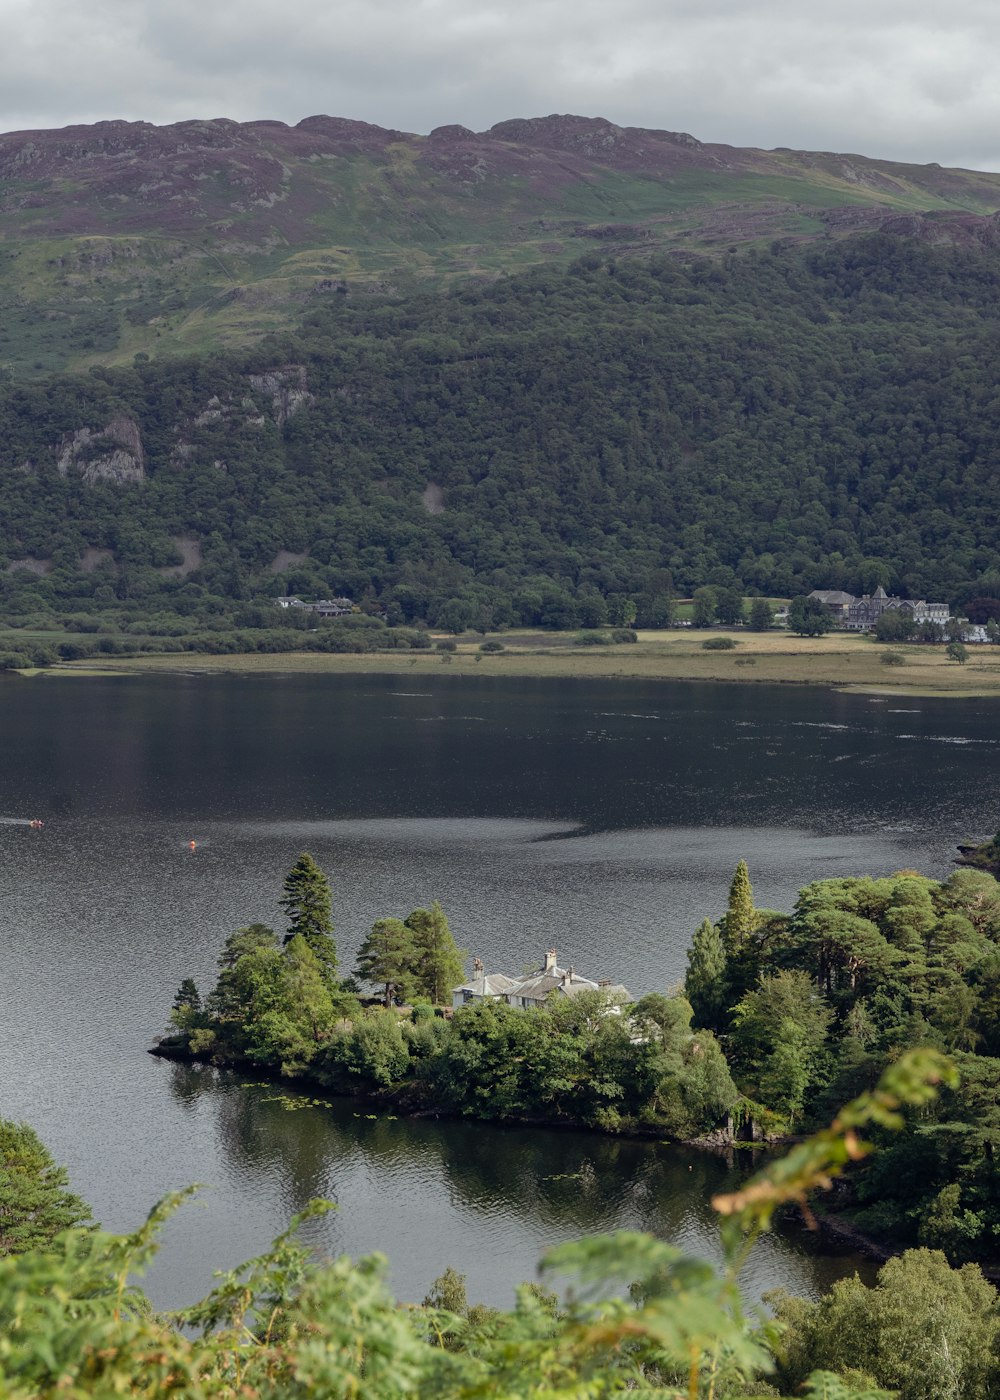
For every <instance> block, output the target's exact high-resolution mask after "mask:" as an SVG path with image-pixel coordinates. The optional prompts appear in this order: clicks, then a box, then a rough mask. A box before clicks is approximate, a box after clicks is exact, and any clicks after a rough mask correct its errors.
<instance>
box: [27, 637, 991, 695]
mask: <svg viewBox="0 0 1000 1400" xmlns="http://www.w3.org/2000/svg"><path fill="white" fill-rule="evenodd" d="M9 635H11V638H12V640H13V634H9ZM603 635H604V637H605V638H606V641H605V642H602V643H600V644H597V645H594V644H587V645H583V646H578V645H577V644H576V643H577V634H576V633H552V632H546V631H541V630H537V629H535V630H524V629H522V630H516V631H512V632H503V633H488V634H485V636H484V635H483V634H480V633H474V634H468V633H466V634H459V636H458V637H457V638H456V637H450V636H449V635H447V634H441V633H431V634H430V635H429V636H427V637H426V641H427V645H422V646H419V647H418V648H415V649H414V648H411V647H409V646H406V647H399V648H397V649H394V650H392V651H389V652H380V651H369V652H337V653H332V652H325V651H323V652H320V651H316V652H303V651H290V652H256V651H255V652H252V653H246V652H243V653H240V652H231V653H226V654H223V655H218V654H210V653H207V652H196V653H190V652H172V653H168V654H163V653H160V652H158V651H150V652H148V653H143V654H142V655H139V656H124V655H111V654H108V653H106V652H101V651H99V650H98V651H96V652H95V654H94V655H92V656H89V657H86V658H85V659H83V660H75V661H67V662H63V663H61V664H57V665H55V666H54V667H52V668H50V669H49V670H48V671H47V672H40V674H52V675H54V674H69V675H72V674H82V675H90V674H93V673H95V672H114V673H116V674H134V673H148V674H164V673H169V672H177V671H183V672H184V673H185V674H190V673H192V672H204V673H206V674H218V673H226V672H232V673H234V674H240V675H257V674H261V675H266V674H271V673H274V672H282V671H287V672H311V673H322V674H331V675H337V674H351V673H357V672H372V673H379V672H382V673H397V674H409V673H417V674H420V675H424V676H435V675H441V676H444V675H448V676H456V675H467V676H476V677H480V676H523V677H532V676H534V677H539V678H545V677H548V678H557V677H563V676H565V677H576V678H580V679H595V680H596V679H621V680H628V679H636V680H690V681H698V680H701V681H726V682H733V683H739V684H744V683H753V682H755V683H765V684H805V685H823V686H832V687H836V688H837V689H844V690H859V691H871V692H879V691H884V692H886V693H889V694H906V695H926V696H937V697H942V698H943V697H947V696H955V697H960V696H991V695H998V696H1000V649H998V648H996V647H991V646H978V647H969V648H968V651H969V653H970V655H969V657H968V659H967V663H966V664H965V665H961V664H957V663H955V662H954V661H952V660H951V659H950V658H949V657H948V655H947V652H946V649H945V648H944V647H943V646H941V647H935V646H920V645H916V644H905V643H904V644H895V645H894V647H893V650H894V652H895V653H897V654H898V655H899V656H901V657H902V662H901V663H900V664H894V665H887V664H886V662H885V661H884V659H883V657H884V652H885V648H884V647H883V646H882V645H881V644H879V643H877V642H875V641H872V640H870V639H869V638H867V637H865V636H862V635H859V634H854V633H847V632H833V633H827V634H826V635H825V636H822V637H797V636H795V635H793V634H792V633H789V632H786V631H783V630H781V631H778V630H775V631H769V632H751V631H749V630H746V629H739V630H738V631H733V632H731V633H729V634H720V633H719V632H718V631H706V630H699V629H696V628H682V629H677V630H673V631H652V630H648V629H641V628H640V629H638V630H637V631H636V632H635V633H634V634H633V635H634V637H635V641H634V643H632V644H630V645H626V644H624V643H622V642H615V641H613V640H612V632H611V630H610V629H609V630H607V631H606V632H605V633H604V634H603ZM720 635H729V636H731V637H732V639H733V641H734V642H735V645H734V647H733V648H732V649H731V650H724V651H715V650H706V649H705V646H704V643H705V642H706V641H709V640H712V639H714V638H717V637H719V636H720ZM484 642H493V643H497V644H498V649H496V650H487V651H484V650H483V646H484ZM3 645H4V639H3V638H2V636H0V647H2V646H3ZM443 648H446V649H443ZM28 659H29V658H25V660H28ZM24 669H25V670H27V671H28V672H29V673H31V671H32V668H31V667H30V666H26V667H25V668H24Z"/></svg>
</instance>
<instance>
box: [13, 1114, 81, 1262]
mask: <svg viewBox="0 0 1000 1400" xmlns="http://www.w3.org/2000/svg"><path fill="white" fill-rule="evenodd" d="M68 1181H69V1177H68V1175H67V1172H66V1168H65V1167H57V1166H56V1164H55V1162H54V1161H53V1159H52V1157H51V1155H50V1153H49V1151H48V1149H47V1148H46V1147H45V1145H44V1143H43V1142H42V1140H41V1139H40V1138H39V1136H38V1134H37V1133H36V1132H35V1131H34V1130H33V1129H32V1128H29V1127H28V1125H27V1124H26V1123H11V1122H8V1121H6V1120H5V1119H2V1118H0V1259H2V1258H3V1257H4V1256H5V1255H9V1254H23V1253H24V1252H25V1251H26V1250H29V1249H44V1248H46V1247H47V1246H48V1245H49V1244H51V1242H52V1240H53V1239H54V1238H55V1237H56V1235H58V1234H59V1232H60V1231H61V1230H73V1229H79V1228H81V1227H90V1226H91V1225H92V1224H93V1220H92V1218H91V1214H90V1207H89V1206H88V1205H87V1204H86V1202H85V1201H83V1200H81V1199H80V1197H79V1196H75V1195H74V1194H73V1193H72V1192H71V1191H67V1190H66V1186H67V1184H68Z"/></svg>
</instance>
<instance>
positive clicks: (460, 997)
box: [451, 948, 632, 1012]
mask: <svg viewBox="0 0 1000 1400" xmlns="http://www.w3.org/2000/svg"><path fill="white" fill-rule="evenodd" d="M556 957H557V954H556V950H555V948H550V949H549V950H548V952H547V953H546V954H545V959H544V961H543V963H542V966H541V967H540V968H538V969H537V971H535V972H529V973H526V974H525V975H524V976H523V977H508V976H507V974H506V973H503V972H491V973H487V972H486V969H485V968H484V966H483V963H482V961H481V959H479V958H476V959H475V962H474V963H473V973H472V978H471V979H470V981H468V982H465V983H463V985H462V986H461V987H455V988H453V990H452V994H451V1002H452V1006H453V1007H454V1008H455V1010H456V1011H457V1010H458V1008H459V1007H460V1006H468V1005H469V1003H470V1002H475V1001H505V1002H507V1003H508V1005H509V1006H519V1007H532V1006H544V1004H545V1002H546V1000H547V999H548V998H549V996H551V995H552V993H553V992H555V993H556V994H557V995H558V996H566V997H575V996H578V995H579V994H580V992H604V993H605V994H606V995H607V996H608V998H609V1001H613V1002H614V1003H615V1004H614V1005H612V1006H609V1008H608V1009H609V1011H612V1012H617V1011H618V1005H619V1004H620V1003H621V1002H623V1001H631V1000H632V997H631V996H630V995H629V993H628V991H627V990H626V989H625V988H624V987H622V986H620V985H617V984H615V985H613V984H612V983H610V982H592V981H591V980H590V978H589V977H581V976H580V975H579V973H578V972H577V971H576V970H575V968H572V967H569V968H563V967H559V965H558V964H557V962H556Z"/></svg>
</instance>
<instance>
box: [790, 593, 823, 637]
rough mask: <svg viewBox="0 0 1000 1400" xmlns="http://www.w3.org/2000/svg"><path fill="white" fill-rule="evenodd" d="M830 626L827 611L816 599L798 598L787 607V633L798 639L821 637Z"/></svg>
mask: <svg viewBox="0 0 1000 1400" xmlns="http://www.w3.org/2000/svg"><path fill="white" fill-rule="evenodd" d="M832 626H833V619H832V618H831V616H830V612H829V609H828V608H827V607H826V606H825V604H823V603H821V602H820V600H819V599H818V598H806V597H802V596H799V597H797V598H793V599H792V601H791V603H790V604H789V605H788V628H789V631H791V632H797V633H798V634H799V636H800V637H821V636H822V635H823V633H824V632H829V630H830V628H831V627H832Z"/></svg>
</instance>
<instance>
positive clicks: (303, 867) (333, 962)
mask: <svg viewBox="0 0 1000 1400" xmlns="http://www.w3.org/2000/svg"><path fill="white" fill-rule="evenodd" d="M283 889H284V891H285V892H284V894H283V895H282V897H281V899H279V901H278V903H279V904H280V905H281V907H282V909H283V910H284V911H285V913H286V914H287V915H288V920H289V923H288V932H287V933H286V934H285V939H284V941H285V944H286V946H287V945H288V944H289V943H290V942H291V941H292V939H293V938H295V937H296V936H297V935H299V934H301V935H302V937H303V938H304V939H305V941H306V942H307V943H308V944H309V947H310V948H311V949H312V951H313V952H314V953H315V954H316V957H317V959H318V960H319V964H320V967H321V968H322V969H323V975H324V977H326V979H327V982H328V984H329V985H330V987H331V989H332V988H333V987H334V986H335V985H336V977H337V945H336V943H334V941H333V937H332V935H333V915H332V908H331V901H330V882H329V881H328V880H327V878H326V876H325V875H324V874H323V872H322V870H320V868H319V866H318V865H317V864H316V862H315V861H314V860H313V858H312V856H311V855H309V853H308V851H303V853H302V855H300V856H299V858H298V860H297V861H296V862H295V864H294V865H293V866H292V868H291V870H289V872H288V874H287V875H286V876H285V883H284V886H283Z"/></svg>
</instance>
